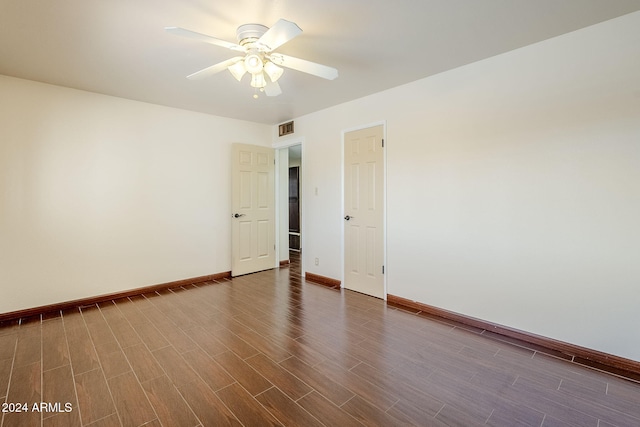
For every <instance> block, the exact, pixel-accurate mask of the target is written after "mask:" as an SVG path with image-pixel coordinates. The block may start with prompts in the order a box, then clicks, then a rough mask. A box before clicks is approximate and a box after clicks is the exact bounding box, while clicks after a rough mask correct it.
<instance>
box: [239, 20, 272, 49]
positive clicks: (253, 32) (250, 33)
mask: <svg viewBox="0 0 640 427" xmlns="http://www.w3.org/2000/svg"><path fill="white" fill-rule="evenodd" d="M268 29H269V28H268V27H265V26H264V25H260V24H244V25H240V26H239V27H238V29H237V30H236V36H237V38H238V44H239V45H240V46H244V45H246V44H247V43H255V42H257V41H258V39H260V37H262V35H263V34H264V33H266V32H267V30H268Z"/></svg>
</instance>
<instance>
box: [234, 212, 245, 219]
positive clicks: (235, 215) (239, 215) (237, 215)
mask: <svg viewBox="0 0 640 427" xmlns="http://www.w3.org/2000/svg"><path fill="white" fill-rule="evenodd" d="M241 216H244V214H239V213H235V214H233V217H234V218H240V217H241Z"/></svg>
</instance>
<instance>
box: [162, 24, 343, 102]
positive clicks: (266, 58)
mask: <svg viewBox="0 0 640 427" xmlns="http://www.w3.org/2000/svg"><path fill="white" fill-rule="evenodd" d="M165 31H167V32H169V33H171V34H176V35H179V36H183V37H189V38H192V39H195V40H199V41H203V42H206V43H211V44H213V45H216V46H221V47H226V48H227V49H231V50H234V51H237V52H241V53H242V55H241V56H235V57H233V58H231V59H227V60H226V61H222V62H220V63H218V64H215V65H212V66H210V67H207V68H205V69H203V70H200V71H197V72H195V73H193V74H190V75H188V76H187V78H188V79H201V78H204V77H208V76H211V75H213V74H216V73H219V72H220V71H223V70H225V69H228V70H229V72H230V73H231V74H232V75H233V77H235V78H236V79H237V80H238V81H241V80H242V77H243V76H244V75H245V74H246V73H247V72H248V73H249V74H250V75H251V86H252V87H254V88H256V90H260V91H264V92H265V93H266V94H267V96H277V95H280V94H281V93H282V90H281V89H280V85H279V84H278V79H279V78H280V76H282V74H283V72H284V70H283V69H282V68H281V67H280V66H282V67H286V68H291V69H293V70H297V71H301V72H303V73H308V74H312V75H314V76H318V77H322V78H323V79H327V80H333V79H335V78H336V77H338V70H336V69H335V68H332V67H327V66H326V65H321V64H316V63H315V62H311V61H307V60H304V59H300V58H295V57H293V56H287V55H283V54H281V53H275V52H274V50H275V49H277V48H278V47H280V46H282V45H283V44H284V43H286V42H288V41H289V40H291V39H293V38H295V37H297V36H298V35H300V33H302V30H301V29H300V27H298V26H297V25H296V24H295V23H294V22H290V21H287V20H285V19H280V20H278V22H276V23H275V25H273V26H272V27H271V28H267V27H265V26H264V25H260V24H245V25H241V26H239V27H238V29H237V31H236V36H237V38H238V44H236V43H231V42H228V41H225V40H221V39H218V38H215V37H211V36H208V35H206V34H201V33H196V32H194V31H190V30H185V29H184V28H179V27H165ZM253 97H254V98H257V97H258V94H257V93H256V94H254V96H253Z"/></svg>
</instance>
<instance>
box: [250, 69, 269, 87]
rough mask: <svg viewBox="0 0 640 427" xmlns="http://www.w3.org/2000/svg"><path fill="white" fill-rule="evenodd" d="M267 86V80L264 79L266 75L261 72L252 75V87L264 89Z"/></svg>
mask: <svg viewBox="0 0 640 427" xmlns="http://www.w3.org/2000/svg"><path fill="white" fill-rule="evenodd" d="M266 85H267V80H266V79H265V78H264V73H263V72H262V71H260V72H259V73H255V74H252V75H251V87H255V88H259V89H260V88H263V87H265V86H266Z"/></svg>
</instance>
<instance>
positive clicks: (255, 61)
mask: <svg viewBox="0 0 640 427" xmlns="http://www.w3.org/2000/svg"><path fill="white" fill-rule="evenodd" d="M244 66H245V68H246V69H247V71H248V72H250V73H251V74H258V73H261V72H262V68H263V67H264V64H263V63H262V58H260V56H259V55H257V54H255V53H250V54H248V55H247V56H246V58H244Z"/></svg>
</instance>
